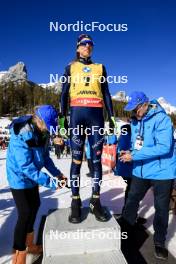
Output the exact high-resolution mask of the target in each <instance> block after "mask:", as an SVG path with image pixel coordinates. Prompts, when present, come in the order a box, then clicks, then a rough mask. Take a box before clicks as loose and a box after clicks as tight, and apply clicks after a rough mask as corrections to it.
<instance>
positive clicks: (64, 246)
mask: <svg viewBox="0 0 176 264" xmlns="http://www.w3.org/2000/svg"><path fill="white" fill-rule="evenodd" d="M69 213H70V208H66V209H59V210H56V211H54V212H52V213H51V214H50V215H48V217H47V219H46V222H45V227H44V232H43V262H42V263H43V264H49V263H59V264H62V263H63V264H67V263H69V262H70V261H71V262H72V263H75V264H79V263H80V264H83V263H85V264H86V263H87V264H88V263H91V264H97V263H100V262H101V263H112V264H115V263H119V264H120V263H126V262H125V259H124V257H123V255H122V253H121V251H120V243H121V232H120V226H119V225H118V223H117V222H116V220H115V218H114V217H113V216H111V217H110V219H109V221H108V222H99V221H97V220H96V219H95V216H94V215H92V214H91V213H89V208H83V209H82V216H83V217H82V219H83V221H82V222H81V223H79V224H72V223H70V222H69V221H68V216H69ZM100 257H101V261H100ZM117 259H119V261H117ZM120 261H121V262H120Z"/></svg>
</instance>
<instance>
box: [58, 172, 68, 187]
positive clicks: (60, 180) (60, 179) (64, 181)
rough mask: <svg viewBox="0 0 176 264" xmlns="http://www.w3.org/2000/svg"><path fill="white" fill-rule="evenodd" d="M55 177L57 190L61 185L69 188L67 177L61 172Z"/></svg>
mask: <svg viewBox="0 0 176 264" xmlns="http://www.w3.org/2000/svg"><path fill="white" fill-rule="evenodd" d="M56 178H57V179H58V188H57V190H58V189H62V188H63V187H66V188H70V187H69V186H68V179H67V177H65V176H64V175H63V174H61V175H59V176H56Z"/></svg>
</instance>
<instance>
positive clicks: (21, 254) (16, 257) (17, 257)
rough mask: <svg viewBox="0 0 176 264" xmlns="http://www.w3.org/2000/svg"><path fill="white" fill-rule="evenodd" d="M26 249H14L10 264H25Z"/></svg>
mask: <svg viewBox="0 0 176 264" xmlns="http://www.w3.org/2000/svg"><path fill="white" fill-rule="evenodd" d="M26 254H27V252H26V250H23V251H19V250H16V251H15V252H14V253H13V257H12V264H26Z"/></svg>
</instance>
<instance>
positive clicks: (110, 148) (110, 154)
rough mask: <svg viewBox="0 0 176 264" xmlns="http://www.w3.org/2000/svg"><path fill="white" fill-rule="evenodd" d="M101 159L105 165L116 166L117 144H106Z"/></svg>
mask: <svg viewBox="0 0 176 264" xmlns="http://www.w3.org/2000/svg"><path fill="white" fill-rule="evenodd" d="M101 159H102V164H103V165H104V166H107V167H109V168H111V169H112V168H114V167H115V165H116V145H108V144H107V145H104V146H103V153H102V157H101Z"/></svg>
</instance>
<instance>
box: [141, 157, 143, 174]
mask: <svg viewBox="0 0 176 264" xmlns="http://www.w3.org/2000/svg"><path fill="white" fill-rule="evenodd" d="M141 163H142V166H141V178H143V173H142V172H143V161H142V160H141Z"/></svg>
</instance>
